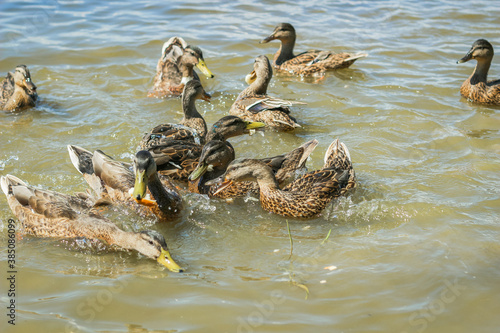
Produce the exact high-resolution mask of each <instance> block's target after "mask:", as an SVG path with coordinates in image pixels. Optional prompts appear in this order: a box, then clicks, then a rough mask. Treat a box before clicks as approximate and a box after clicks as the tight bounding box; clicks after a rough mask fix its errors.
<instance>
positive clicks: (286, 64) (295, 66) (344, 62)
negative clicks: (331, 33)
mask: <svg viewBox="0 0 500 333" xmlns="http://www.w3.org/2000/svg"><path fill="white" fill-rule="evenodd" d="M275 39H279V40H280V41H281V46H280V48H279V50H278V52H276V54H275V55H274V59H273V64H274V68H276V70H278V71H280V72H286V73H290V74H298V75H304V76H306V75H312V74H323V73H324V72H326V71H327V70H331V69H341V68H347V67H349V66H351V65H352V64H353V63H354V61H356V60H357V59H359V58H362V57H366V56H367V54H366V53H356V54H350V53H334V52H331V51H318V50H311V51H306V52H302V53H300V54H297V55H294V54H293V48H294V46H295V39H296V34H295V29H294V28H293V26H292V25H291V24H290V23H280V24H278V25H277V26H276V28H274V31H273V33H272V34H271V35H270V36H269V37H267V38H265V39H263V40H262V41H261V43H268V42H270V41H272V40H275Z"/></svg>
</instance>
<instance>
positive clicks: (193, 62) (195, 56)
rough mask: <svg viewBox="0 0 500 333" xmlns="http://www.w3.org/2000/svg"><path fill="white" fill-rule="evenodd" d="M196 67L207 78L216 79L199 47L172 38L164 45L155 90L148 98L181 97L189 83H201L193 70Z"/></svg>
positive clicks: (154, 84) (180, 39) (157, 66)
mask: <svg viewBox="0 0 500 333" xmlns="http://www.w3.org/2000/svg"><path fill="white" fill-rule="evenodd" d="M194 66H196V67H198V69H199V70H201V71H202V73H203V74H205V75H206V76H207V77H210V78H213V77H214V75H213V74H212V72H210V70H209V69H208V67H207V65H206V64H205V60H204V59H203V53H202V52H201V49H200V48H199V47H196V46H191V45H187V44H186V42H185V41H184V39H182V38H180V37H172V38H170V39H169V40H168V41H167V42H165V43H164V44H163V47H162V52H161V58H160V59H159V60H158V64H157V65H156V75H155V78H154V83H153V88H152V89H151V90H150V91H149V92H148V97H160V98H161V97H169V96H180V95H181V94H182V91H183V89H184V85H185V84H186V83H187V82H189V81H191V80H196V81H200V78H199V77H198V75H197V74H196V72H194V70H193V68H194Z"/></svg>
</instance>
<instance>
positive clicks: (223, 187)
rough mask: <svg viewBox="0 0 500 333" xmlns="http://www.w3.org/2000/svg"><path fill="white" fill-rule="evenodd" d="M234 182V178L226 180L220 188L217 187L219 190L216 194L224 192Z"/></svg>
mask: <svg viewBox="0 0 500 333" xmlns="http://www.w3.org/2000/svg"><path fill="white" fill-rule="evenodd" d="M232 184H233V181H232V180H224V181H223V182H222V183H221V184H220V185H219V188H218V189H217V191H215V192H214V195H217V194H219V193H220V192H222V191H223V190H224V189H226V188H227V187H229V186H231V185H232Z"/></svg>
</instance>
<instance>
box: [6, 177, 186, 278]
mask: <svg viewBox="0 0 500 333" xmlns="http://www.w3.org/2000/svg"><path fill="white" fill-rule="evenodd" d="M0 185H1V188H2V191H3V192H4V193H5V195H6V196H7V202H8V203H9V206H10V209H11V210H12V213H13V214H14V215H15V216H16V217H17V218H18V219H19V221H20V222H21V225H22V228H23V231H24V232H25V233H27V234H30V235H33V236H38V237H54V238H76V237H85V238H88V239H99V240H101V241H105V242H106V243H108V244H110V245H117V246H119V247H121V248H123V249H127V250H136V251H138V252H140V253H141V254H143V255H145V256H146V257H149V258H153V259H155V260H157V261H158V262H159V263H160V264H162V265H164V266H165V267H167V268H168V269H169V270H171V271H172V272H182V271H183V269H182V268H181V267H180V266H179V265H178V264H177V263H176V262H175V261H174V260H173V259H172V257H171V255H170V252H169V251H168V247H167V243H166V242H165V238H164V237H163V236H162V235H161V234H160V233H158V232H157V231H153V230H146V231H141V232H126V231H123V230H121V229H119V228H118V227H117V226H116V225H115V224H114V223H113V222H111V221H110V220H108V219H106V218H104V217H103V216H101V215H99V214H98V213H97V212H96V211H95V210H94V209H93V208H92V206H91V205H89V204H88V203H87V201H86V200H85V198H83V197H82V196H83V195H82V196H71V195H66V194H62V193H58V192H53V191H48V190H41V189H37V188H34V187H32V186H29V185H26V184H25V183H24V182H23V181H22V180H20V179H19V178H17V177H14V176H12V175H7V176H2V177H1V178H0Z"/></svg>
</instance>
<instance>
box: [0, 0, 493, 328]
mask: <svg viewBox="0 0 500 333" xmlns="http://www.w3.org/2000/svg"><path fill="white" fill-rule="evenodd" d="M499 17H500V5H499V3H498V2H497V1H473V0H465V1H461V2H456V1H439V2H438V1H407V2H399V1H335V2H333V1H314V0H312V1H303V0H299V1H291V0H282V1H252V2H251V1H240V2H238V1H226V2H221V3H219V2H217V1H203V0H202V1H162V2H156V1H134V2H132V1H109V2H103V1H72V0H67V1H62V0H61V1H57V0H51V1H18V2H14V1H2V3H1V4H0V43H1V45H2V46H1V48H0V73H1V75H2V76H4V75H5V74H6V73H7V71H12V70H13V69H14V67H15V66H16V65H18V64H26V65H28V67H29V69H30V70H31V74H32V78H33V81H34V82H35V84H36V85H37V86H38V93H39V96H40V100H39V103H38V105H37V107H36V108H32V109H28V110H25V111H23V112H21V113H19V114H10V113H5V112H4V113H0V138H1V140H0V174H13V175H16V176H18V177H20V178H21V179H23V180H25V181H26V182H28V183H29V184H32V185H39V186H40V187H42V188H46V189H52V190H57V191H60V192H64V193H74V192H77V191H84V190H85V189H86V188H87V185H86V183H85V181H84V180H83V178H82V177H81V176H80V175H79V174H78V173H77V172H76V170H75V169H74V168H73V166H72V165H71V163H70V161H69V158H68V153H67V150H66V145H67V144H76V145H80V146H83V147H85V148H87V149H90V150H93V149H102V150H104V151H105V152H106V153H108V154H110V155H112V156H115V157H116V158H117V159H121V160H125V161H130V158H131V156H132V155H133V154H134V152H135V151H136V148H137V145H138V142H139V140H140V138H141V137H142V134H143V133H144V132H145V131H147V130H148V129H150V128H152V127H153V126H154V125H156V124H159V123H162V122H177V121H180V119H181V118H182V114H181V107H180V101H179V100H178V99H166V100H160V99H150V98H146V97H145V96H146V93H147V90H148V89H149V88H150V87H151V86H152V80H153V76H154V72H155V68H156V62H157V60H158V58H159V56H160V51H161V47H162V45H163V42H164V41H166V40H168V39H169V38H170V37H172V36H182V37H183V38H184V39H185V40H186V41H187V42H188V43H189V44H194V45H197V46H199V47H201V49H202V50H203V52H204V56H205V60H206V62H207V65H208V67H209V68H210V69H211V70H212V72H213V73H214V74H215V78H213V79H207V78H205V77H202V82H203V84H204V86H205V89H206V90H207V92H209V93H211V94H212V96H213V98H212V101H211V103H207V102H203V101H200V102H198V104H197V105H198V109H199V110H200V111H201V112H202V113H203V114H204V116H205V119H206V120H207V123H208V124H212V123H213V122H215V121H216V120H217V119H219V118H220V117H222V116H224V115H227V114H228V111H229V108H230V106H231V104H232V102H233V101H234V100H235V98H236V96H237V95H238V93H239V92H240V91H241V90H243V88H244V87H245V83H244V77H245V75H246V74H248V73H249V72H250V71H251V69H252V64H253V61H254V58H255V57H256V56H258V55H260V54H265V55H267V56H270V57H271V56H272V54H274V52H275V51H276V50H277V49H278V46H279V43H278V42H271V43H269V44H259V43H258V42H259V41H260V40H261V39H262V38H264V37H266V36H268V35H269V34H270V33H271V32H272V30H273V28H274V26H275V25H277V24H278V23H280V22H290V23H292V24H293V25H294V26H295V29H296V31H297V35H298V37H297V43H296V51H297V52H300V51H304V50H308V49H312V48H316V49H331V50H335V51H350V52H356V51H364V52H367V53H368V54H369V57H367V58H363V59H360V60H358V61H357V62H356V63H355V64H354V65H353V66H352V67H351V68H349V69H345V70H341V71H338V72H332V73H329V74H328V75H327V76H326V77H325V78H324V79H322V80H320V81H319V82H317V83H313V82H309V81H307V80H305V81H303V80H300V79H298V78H293V77H283V76H281V77H274V78H273V80H272V83H271V85H270V87H269V93H270V94H271V95H273V96H278V97H281V98H286V99H293V100H298V101H301V102H305V103H307V104H306V105H297V106H294V108H293V113H294V115H295V116H296V118H297V119H298V120H299V122H300V123H301V124H302V126H303V127H302V128H300V129H298V130H297V131H296V132H295V133H276V132H266V133H265V135H264V136H261V135H255V136H252V137H249V136H242V137H238V138H233V139H231V140H230V141H231V142H232V144H233V146H234V147H235V149H236V154H237V156H240V157H264V156H270V155H275V154H280V153H283V152H286V151H289V150H291V149H292V148H294V147H296V146H298V145H301V144H302V143H304V142H306V141H308V140H311V139H314V138H315V139H317V140H318V141H319V145H318V147H317V148H316V150H315V151H314V152H313V154H312V156H311V159H310V160H309V161H308V166H309V169H314V168H319V167H320V166H321V164H322V159H323V154H324V152H325V150H326V148H327V147H328V145H329V144H330V142H331V141H333V140H334V139H335V138H337V137H339V138H340V139H341V140H342V141H343V142H345V144H346V145H347V146H348V147H349V149H350V152H351V157H352V160H353V163H354V167H355V169H356V171H357V175H358V180H359V188H358V190H357V191H356V192H355V193H354V194H353V195H352V196H350V197H348V198H342V199H340V200H339V201H338V202H335V203H334V204H332V205H330V206H329V207H328V208H327V209H326V210H325V212H324V213H323V214H322V215H321V216H320V217H318V218H316V219H312V220H307V221H303V220H294V219H288V220H287V219H285V218H282V217H280V216H276V215H273V214H270V213H268V212H266V211H264V210H262V209H261V207H260V205H259V203H258V202H255V201H253V200H236V201H235V202H233V203H232V204H228V203H226V202H223V201H219V200H214V199H208V198H207V197H205V196H201V195H197V194H185V195H184V198H185V211H184V214H183V216H182V218H181V219H180V220H179V221H176V222H175V223H170V224H161V225H159V224H156V223H155V221H154V220H145V219H142V218H140V217H139V216H137V215H135V214H134V213H132V212H130V211H127V210H124V208H122V207H119V206H118V207H115V208H114V209H113V210H111V211H108V212H107V213H106V215H107V216H108V217H110V218H112V219H113V220H114V221H116V223H117V224H118V225H120V226H121V227H122V228H124V229H126V230H143V229H147V228H152V229H155V230H158V231H160V232H161V233H162V234H164V235H165V237H166V239H167V242H168V243H169V247H170V250H171V252H172V255H173V256H174V258H175V259H176V260H177V261H178V263H180V264H181V265H182V266H183V267H185V268H186V272H185V273H182V274H176V273H170V272H168V271H166V270H164V269H163V268H162V267H161V266H159V265H158V264H157V263H156V262H155V261H153V260H149V259H146V258H144V257H142V256H140V255H138V254H137V253H136V252H123V251H116V250H113V249H109V248H104V249H101V250H98V249H85V250H81V249H79V245H81V244H79V243H78V242H75V241H67V240H66V241H62V240H53V239H37V238H33V237H29V236H25V237H22V238H20V239H18V240H17V243H16V249H17V253H16V264H17V267H16V268H17V275H16V291H17V294H16V298H15V301H16V309H17V313H16V314H17V317H16V325H15V326H12V325H10V324H8V323H7V320H9V318H8V317H7V316H6V315H5V314H4V313H6V312H7V311H6V309H5V308H6V306H7V305H8V304H9V303H8V302H10V297H8V293H7V290H8V288H9V284H8V281H7V280H6V276H7V271H8V267H7V251H6V248H7V239H8V237H7V229H8V219H10V218H13V215H12V213H11V211H10V209H9V207H8V205H7V202H6V200H5V199H3V198H4V197H3V195H2V199H0V232H1V234H0V244H2V245H1V247H2V250H1V251H0V272H1V274H0V277H1V283H0V286H1V294H0V305H1V307H2V308H3V309H4V310H2V311H0V313H2V315H1V317H0V328H1V329H0V330H1V331H2V332H7V331H8V332H34V331H37V332H41V331H44V332H428V333H431V332H498V330H499V326H500V316H499V309H500V283H499V282H500V278H499V277H500V224H499V222H500V221H499V220H500V218H499V213H500V180H499V171H500V108H498V107H490V106H481V105H475V104H471V103H469V102H467V101H466V100H464V99H463V98H461V97H460V94H459V88H460V85H461V84H462V82H463V81H464V80H465V79H466V78H467V77H468V76H469V75H470V74H471V73H472V71H473V68H474V65H475V62H473V61H471V62H470V63H465V64H460V65H457V64H456V61H457V60H458V59H460V58H461V57H462V56H464V55H465V53H466V52H467V51H468V50H469V48H470V46H471V45H472V43H473V42H474V41H475V40H476V39H478V38H485V39H487V40H489V41H490V42H491V43H492V44H493V46H494V47H496V48H497V50H500V38H499V35H498V32H499V28H500V26H499V22H500V21H499ZM490 78H492V79H493V78H500V58H499V57H497V58H494V60H493V64H492V66H491V69H490ZM287 221H288V223H289V227H290V232H291V236H292V239H293V253H292V256H291V257H290V250H291V248H290V240H289V235H288V231H287Z"/></svg>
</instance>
